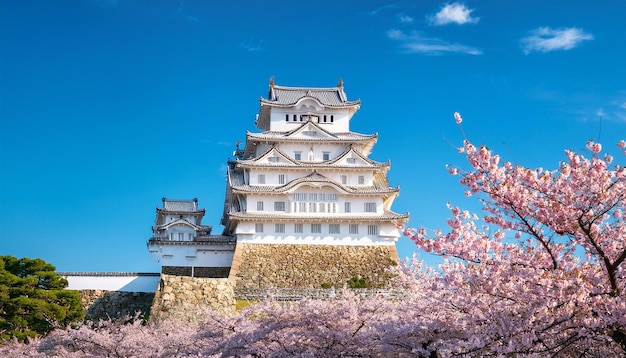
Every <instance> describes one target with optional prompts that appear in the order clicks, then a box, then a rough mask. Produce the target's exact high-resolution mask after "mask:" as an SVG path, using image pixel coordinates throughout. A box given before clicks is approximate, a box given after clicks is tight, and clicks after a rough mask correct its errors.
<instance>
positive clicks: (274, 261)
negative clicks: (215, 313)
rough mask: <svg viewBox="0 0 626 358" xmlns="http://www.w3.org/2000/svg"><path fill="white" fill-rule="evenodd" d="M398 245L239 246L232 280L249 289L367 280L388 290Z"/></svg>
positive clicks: (341, 283)
mask: <svg viewBox="0 0 626 358" xmlns="http://www.w3.org/2000/svg"><path fill="white" fill-rule="evenodd" d="M397 259H398V254H397V251H396V248H395V246H328V245H269V244H242V243H238V244H237V248H236V251H235V257H234V259H233V266H232V268H231V273H230V279H231V280H233V281H235V282H236V284H237V290H240V289H243V290H245V289H247V288H270V287H287V288H320V287H322V286H323V285H324V286H334V287H337V288H340V287H343V286H344V285H345V284H346V282H347V281H348V280H350V279H351V278H352V277H355V276H357V277H363V278H365V280H366V281H367V283H368V284H369V286H370V287H371V288H386V287H388V285H389V280H390V278H391V274H390V273H389V272H388V271H387V268H388V267H389V266H391V265H395V264H396V261H397Z"/></svg>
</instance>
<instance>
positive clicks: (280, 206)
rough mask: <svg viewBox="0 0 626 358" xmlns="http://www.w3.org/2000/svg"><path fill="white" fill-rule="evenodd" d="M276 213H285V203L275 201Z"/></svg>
mask: <svg viewBox="0 0 626 358" xmlns="http://www.w3.org/2000/svg"><path fill="white" fill-rule="evenodd" d="M274 211H285V202H284V201H275V202H274Z"/></svg>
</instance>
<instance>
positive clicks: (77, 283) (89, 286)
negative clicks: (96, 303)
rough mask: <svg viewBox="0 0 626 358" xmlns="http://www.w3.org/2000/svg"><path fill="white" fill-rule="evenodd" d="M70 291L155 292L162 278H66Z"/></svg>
mask: <svg viewBox="0 0 626 358" xmlns="http://www.w3.org/2000/svg"><path fill="white" fill-rule="evenodd" d="M65 278H66V279H67V281H68V283H69V285H68V287H67V288H68V289H70V290H106V291H124V292H154V291H156V289H157V286H158V284H159V280H160V279H161V278H160V276H116V275H115V274H111V275H108V276H104V275H98V276H87V275H80V276H65Z"/></svg>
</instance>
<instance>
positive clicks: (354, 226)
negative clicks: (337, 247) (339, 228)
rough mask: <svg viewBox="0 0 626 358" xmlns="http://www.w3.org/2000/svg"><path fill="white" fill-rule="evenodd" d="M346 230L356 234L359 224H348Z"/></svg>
mask: <svg viewBox="0 0 626 358" xmlns="http://www.w3.org/2000/svg"><path fill="white" fill-rule="evenodd" d="M348 231H349V232H350V234H358V233H359V224H350V226H349V228H348Z"/></svg>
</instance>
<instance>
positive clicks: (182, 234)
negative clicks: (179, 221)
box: [178, 232, 185, 241]
mask: <svg viewBox="0 0 626 358" xmlns="http://www.w3.org/2000/svg"><path fill="white" fill-rule="evenodd" d="M178 240H179V241H183V240H185V234H184V233H182V232H179V233H178Z"/></svg>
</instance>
